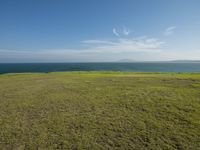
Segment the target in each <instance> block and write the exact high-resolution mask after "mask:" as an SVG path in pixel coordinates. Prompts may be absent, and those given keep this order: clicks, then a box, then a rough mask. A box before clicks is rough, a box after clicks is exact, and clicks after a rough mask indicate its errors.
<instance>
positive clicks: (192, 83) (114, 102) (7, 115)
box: [0, 72, 200, 150]
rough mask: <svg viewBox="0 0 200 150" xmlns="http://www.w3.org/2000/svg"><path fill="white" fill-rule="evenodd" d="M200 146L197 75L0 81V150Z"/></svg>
mask: <svg viewBox="0 0 200 150" xmlns="http://www.w3.org/2000/svg"><path fill="white" fill-rule="evenodd" d="M199 148H200V74H189V73H188V74H175V73H120V72H70V73H46V74H38V73H35V74H4V75H0V149H18V150H21V149H42V150H43V149H48V150H51V149H72V150H76V149H91V150H93V149H119V150H121V149H136V150H138V149H186V150H188V149H192V150H196V149H199Z"/></svg>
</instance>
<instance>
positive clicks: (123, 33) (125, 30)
mask: <svg viewBox="0 0 200 150" xmlns="http://www.w3.org/2000/svg"><path fill="white" fill-rule="evenodd" d="M112 31H113V34H114V35H116V36H117V37H121V36H127V35H129V34H130V33H131V31H130V30H129V29H128V28H127V27H125V26H123V27H122V28H118V29H116V28H113V30H112Z"/></svg>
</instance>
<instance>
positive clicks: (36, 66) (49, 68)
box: [0, 62, 200, 74]
mask: <svg viewBox="0 0 200 150" xmlns="http://www.w3.org/2000/svg"><path fill="white" fill-rule="evenodd" d="M58 71H126V72H200V63H157V62H156V63H152V62H151V63H147V62H145V63H144V62H143V63H139V62H138V63H8V64H5V63H2V64H0V74H2V73H24V72H58Z"/></svg>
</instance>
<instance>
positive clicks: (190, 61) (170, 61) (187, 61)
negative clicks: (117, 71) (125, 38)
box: [117, 59, 200, 63]
mask: <svg viewBox="0 0 200 150" xmlns="http://www.w3.org/2000/svg"><path fill="white" fill-rule="evenodd" d="M117 62H148V63H151V62H152V63H156V62H157V63H158V62H159V63H200V60H169V61H135V60H132V59H121V60H119V61H117Z"/></svg>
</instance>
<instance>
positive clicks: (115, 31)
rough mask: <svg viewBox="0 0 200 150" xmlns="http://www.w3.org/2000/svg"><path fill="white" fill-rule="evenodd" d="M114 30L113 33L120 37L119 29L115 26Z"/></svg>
mask: <svg viewBox="0 0 200 150" xmlns="http://www.w3.org/2000/svg"><path fill="white" fill-rule="evenodd" d="M112 31H113V34H114V35H116V36H118V37H120V35H119V33H118V32H117V29H115V28H113V30H112Z"/></svg>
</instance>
